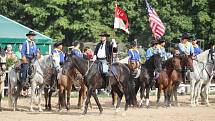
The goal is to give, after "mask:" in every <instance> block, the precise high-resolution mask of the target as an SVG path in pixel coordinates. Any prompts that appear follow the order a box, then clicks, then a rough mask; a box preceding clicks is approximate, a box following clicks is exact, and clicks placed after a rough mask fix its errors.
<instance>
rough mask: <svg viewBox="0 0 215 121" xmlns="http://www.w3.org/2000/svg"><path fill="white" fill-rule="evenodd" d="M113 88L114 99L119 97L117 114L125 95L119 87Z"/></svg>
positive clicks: (113, 86) (114, 86)
mask: <svg viewBox="0 0 215 121" xmlns="http://www.w3.org/2000/svg"><path fill="white" fill-rule="evenodd" d="M111 88H112V90H111V91H112V93H113V98H115V96H116V95H115V94H117V95H118V100H117V103H116V113H117V112H119V109H120V104H121V100H122V96H123V93H122V92H121V91H120V89H119V87H118V86H117V85H112V86H111ZM114 100H115V99H114Z"/></svg>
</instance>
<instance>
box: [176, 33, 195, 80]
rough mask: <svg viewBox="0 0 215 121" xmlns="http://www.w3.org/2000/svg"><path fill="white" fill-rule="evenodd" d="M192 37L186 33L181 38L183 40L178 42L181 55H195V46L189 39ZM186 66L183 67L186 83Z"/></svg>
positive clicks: (183, 76)
mask: <svg viewBox="0 0 215 121" xmlns="http://www.w3.org/2000/svg"><path fill="white" fill-rule="evenodd" d="M189 38H190V36H189V34H188V33H184V34H183V35H182V38H181V42H180V43H179V44H178V49H179V51H180V55H194V48H193V46H192V44H191V43H190V42H188V39H189ZM186 71H187V70H186V67H182V78H183V83H186Z"/></svg>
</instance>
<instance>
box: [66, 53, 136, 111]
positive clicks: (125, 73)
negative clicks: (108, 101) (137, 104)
mask: <svg viewBox="0 0 215 121" xmlns="http://www.w3.org/2000/svg"><path fill="white" fill-rule="evenodd" d="M70 60H71V63H72V64H71V65H70V68H76V69H77V70H78V71H79V72H80V73H81V74H82V75H83V76H84V83H85V85H86V86H87V90H88V93H87V99H86V101H85V106H84V111H83V113H82V114H83V115H85V114H86V113H87V109H88V104H89V103H90V98H91V96H93V97H94V99H95V102H96V104H97V106H98V108H99V111H100V113H102V112H103V108H102V106H101V104H100V102H99V100H98V97H97V94H96V89H99V88H105V84H104V81H103V77H102V73H101V69H100V67H101V63H100V62H93V63H91V64H90V63H88V61H87V60H84V59H82V58H79V57H75V56H72V57H70ZM110 71H111V73H109V74H110V78H109V80H110V82H109V83H110V85H112V87H113V88H112V90H114V91H115V92H116V93H117V94H118V97H119V98H118V102H117V106H116V110H119V106H120V103H121V99H122V96H123V92H124V94H125V98H126V104H125V111H126V110H127V109H128V104H129V96H130V92H132V90H131V89H130V85H129V83H130V82H129V78H130V70H129V68H128V67H127V66H125V65H124V64H121V63H113V64H112V65H111V70H110Z"/></svg>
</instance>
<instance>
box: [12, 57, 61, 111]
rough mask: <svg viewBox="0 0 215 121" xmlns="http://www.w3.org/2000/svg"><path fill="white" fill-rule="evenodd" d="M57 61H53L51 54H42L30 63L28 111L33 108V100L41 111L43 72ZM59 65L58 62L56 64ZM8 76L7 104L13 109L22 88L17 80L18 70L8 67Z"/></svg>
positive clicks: (15, 106)
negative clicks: (29, 100)
mask: <svg viewBox="0 0 215 121" xmlns="http://www.w3.org/2000/svg"><path fill="white" fill-rule="evenodd" d="M57 62H58V61H55V60H53V59H52V56H51V55H46V56H42V57H41V58H40V59H38V60H34V61H33V63H32V67H31V68H32V69H33V72H32V73H31V75H29V76H28V77H30V83H31V102H30V111H34V110H33V102H37V103H38V108H39V111H42V107H41V95H42V91H43V87H44V82H45V80H44V72H46V69H49V68H50V67H52V65H53V64H54V65H57V64H56V63H57ZM58 65H59V64H58ZM8 77H9V94H8V96H9V106H12V107H13V110H14V111H15V110H16V108H17V100H18V96H19V94H20V92H21V90H22V87H23V86H22V85H21V82H20V80H19V71H17V70H16V69H15V68H11V69H9V72H8Z"/></svg>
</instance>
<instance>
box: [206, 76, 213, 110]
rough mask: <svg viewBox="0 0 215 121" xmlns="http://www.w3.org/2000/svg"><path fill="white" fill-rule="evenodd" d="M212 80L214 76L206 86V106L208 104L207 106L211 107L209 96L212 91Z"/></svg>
mask: <svg viewBox="0 0 215 121" xmlns="http://www.w3.org/2000/svg"><path fill="white" fill-rule="evenodd" d="M212 79H213V76H211V77H210V80H209V82H208V83H207V84H206V86H205V96H206V104H207V106H210V103H209V100H208V96H209V89H210V84H211V80H212Z"/></svg>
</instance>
